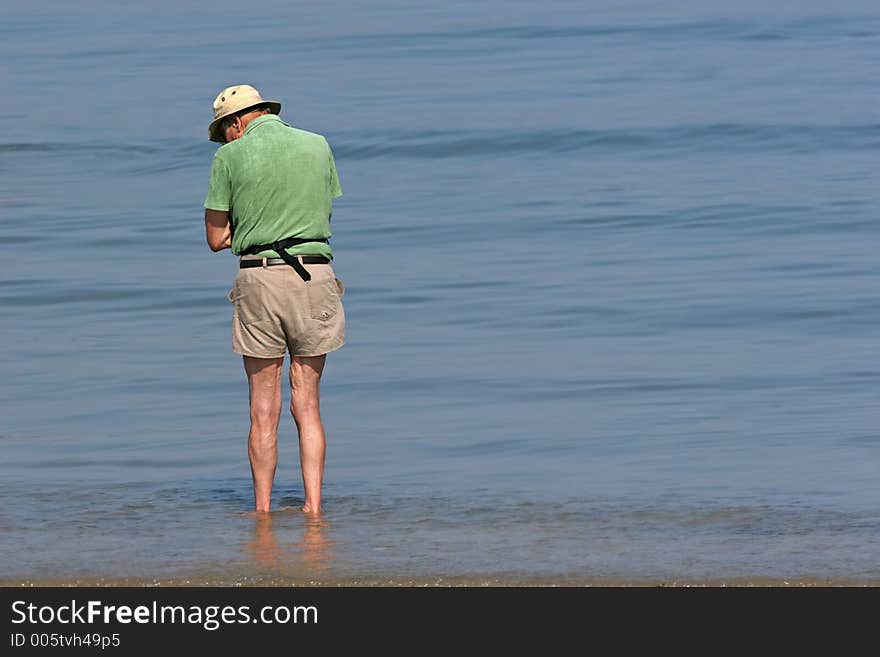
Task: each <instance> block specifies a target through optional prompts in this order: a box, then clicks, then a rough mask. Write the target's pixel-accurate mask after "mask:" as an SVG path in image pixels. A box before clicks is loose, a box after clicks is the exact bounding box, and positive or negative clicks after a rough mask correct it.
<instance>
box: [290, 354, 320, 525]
mask: <svg viewBox="0 0 880 657" xmlns="http://www.w3.org/2000/svg"><path fill="white" fill-rule="evenodd" d="M326 358H327V355H326V354H324V355H322V356H294V357H292V358H291V359H290V390H291V395H290V412H291V414H292V415H293V420H294V422H296V428H297V431H298V432H299V461H300V466H301V467H302V477H303V486H304V487H305V490H306V499H305V503H304V504H303V506H302V510H303V511H305V512H306V513H320V511H321V482H322V480H323V478H324V453H325V451H326V438H325V436H324V425H323V424H322V423H321V402H320V384H321V372H323V371H324V361H325V360H326Z"/></svg>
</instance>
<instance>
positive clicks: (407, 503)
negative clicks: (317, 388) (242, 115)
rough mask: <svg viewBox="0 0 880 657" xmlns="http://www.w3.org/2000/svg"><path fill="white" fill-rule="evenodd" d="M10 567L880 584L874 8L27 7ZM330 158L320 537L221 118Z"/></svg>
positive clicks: (17, 66) (6, 470) (30, 576)
mask: <svg viewBox="0 0 880 657" xmlns="http://www.w3.org/2000/svg"><path fill="white" fill-rule="evenodd" d="M0 62H3V63H2V65H0V82H2V85H3V89H4V92H5V93H4V102H3V103H0V125H2V126H3V128H2V130H0V249H2V253H3V264H4V268H3V274H2V276H0V308H2V318H0V345H2V348H0V493H2V506H0V582H3V583H7V584H10V583H22V582H35V583H45V582H66V583H70V582H72V583H77V582H106V583H119V582H146V583H153V582H159V583H164V582H168V583H173V582H178V583H181V582H183V583H200V582H202V583H219V584H241V583H245V584H248V583H279V584H333V583H349V584H352V583H353V584H401V583H402V584H407V583H441V584H443V583H465V584H481V583H490V584H491V583H551V584H595V583H606V582H612V583H675V582H695V583H700V582H708V583H711V582H731V583H737V582H741V583H754V582H758V583H760V582H775V583H781V582H794V583H797V582H801V583H814V582H832V583H857V584H878V583H880V430H878V427H880V407H878V390H880V351H878V348H877V344H878V343H877V335H878V333H877V327H878V325H880V294H878V292H880V286H878V283H880V266H878V260H877V244H878V238H880V227H878V221H877V217H878V211H880V197H878V193H877V188H878V185H877V183H878V178H877V171H878V170H880V112H878V110H880V103H878V100H880V93H878V86H877V80H876V71H877V70H878V64H880V8H878V6H877V5H876V3H872V2H856V1H844V2H837V3H833V4H829V3H826V2H797V3H773V4H772V5H770V6H768V5H767V3H760V2H755V1H754V0H749V1H748V2H741V3H721V2H704V3H684V2H652V1H649V0H641V1H638V2H632V3H613V2H563V1H561V0H551V1H550V2H542V3H532V2H516V1H514V2H500V1H498V0H491V1H488V2H481V3H460V2H443V3H440V2H432V3H407V2H370V3H344V2H328V3H299V2H293V3H291V2H280V1H269V2H263V3H260V4H259V5H254V6H253V7H252V8H250V9H249V10H247V11H243V10H242V9H241V6H240V5H239V4H236V3H231V2H226V1H225V0H223V1H220V2H211V3H172V2H164V1H159V2H152V3H145V4H141V3H120V2H110V1H109V0H103V1H95V2H89V3H69V2H40V1H35V2H27V3H25V2H10V3H8V4H7V5H5V6H4V12H3V19H2V21H0ZM238 83H249V84H253V85H254V86H256V87H257V88H258V89H260V90H261V91H262V92H263V93H264V95H265V96H267V97H271V98H273V99H277V100H280V101H281V102H282V103H283V109H282V118H284V119H285V120H287V121H288V122H290V123H291V124H293V125H295V126H297V127H300V128H303V129H306V130H311V131H315V132H319V133H322V134H324V135H325V136H326V137H327V138H328V140H329V142H330V144H331V146H332V148H333V151H334V155H335V158H336V163H337V167H338V169H339V174H340V179H341V183H342V187H343V190H344V196H343V197H341V198H340V199H337V202H336V204H335V208H334V213H333V229H334V237H333V240H332V244H333V247H334V251H335V255H336V259H335V262H334V267H335V269H336V272H337V275H338V276H339V277H340V278H341V279H342V280H343V281H344V282H345V284H346V288H347V291H346V294H345V299H344V302H345V308H346V315H347V319H348V343H347V345H346V346H345V347H344V348H343V349H341V350H340V351H338V352H335V353H333V354H331V355H330V356H329V357H328V364H327V368H326V370H325V375H324V382H323V386H322V409H323V413H324V420H325V425H326V428H327V431H328V453H327V467H326V471H325V499H324V503H325V513H324V515H323V516H322V518H320V519H307V518H304V517H302V516H301V515H300V514H298V513H297V512H296V511H295V510H294V509H295V508H296V506H297V505H298V504H300V503H301V502H302V486H301V480H300V476H299V463H298V457H297V445H296V437H295V431H294V428H293V423H292V421H291V420H290V418H289V417H286V416H285V417H284V418H283V420H282V432H281V436H280V463H279V468H278V473H277V475H276V487H275V498H274V504H275V508H276V511H275V512H274V513H273V514H272V515H271V517H269V518H255V517H254V516H252V515H250V514H249V513H248V512H249V510H250V509H251V507H252V491H251V483H250V472H249V469H248V465H247V455H246V435H247V428H248V424H247V415H248V414H247V394H246V392H247V389H246V382H245V379H244V373H243V369H242V366H241V362H240V359H239V358H238V357H237V356H235V355H234V354H232V353H231V350H230V319H231V316H230V313H231V309H230V306H229V303H228V301H227V299H226V293H227V291H228V290H229V288H230V286H231V281H232V278H233V276H234V274H235V267H236V260H235V258H234V257H233V256H231V255H230V254H229V252H228V251H226V252H223V253H220V254H213V253H211V252H210V251H209V250H208V248H207V246H206V244H205V241H204V227H203V221H202V213H203V211H202V203H203V201H204V196H205V192H206V186H207V179H208V170H209V166H210V161H211V157H212V154H213V152H214V149H215V148H216V145H215V144H212V143H210V142H209V141H208V140H207V126H208V123H209V122H210V120H211V101H212V100H213V98H214V96H215V95H216V93H217V92H218V91H219V90H220V89H221V88H223V87H225V86H227V85H230V84H238Z"/></svg>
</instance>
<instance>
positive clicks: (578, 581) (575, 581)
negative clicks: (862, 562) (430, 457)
mask: <svg viewBox="0 0 880 657" xmlns="http://www.w3.org/2000/svg"><path fill="white" fill-rule="evenodd" d="M125 587H133V588H163V587H165V588H180V587H185V588H203V587H207V588H248V587H253V588H262V587H276V588H299V587H301V588H386V587H388V588H411V587H418V588H731V587H733V588H780V587H783V588H875V587H880V579H865V580H858V579H822V578H808V579H798V578H790V579H789V578H768V577H755V578H748V577H737V578H729V579H725V578H711V579H697V578H695V579H673V580H663V579H649V578H638V579H622V578H608V579H601V578H595V579H582V578H566V577H562V578H555V579H552V578H537V577H535V578H532V577H523V578H513V577H505V578H500V577H477V576H456V577H400V578H388V577H375V578H371V577H357V578H343V577H335V578H303V579H295V578H290V577H279V576H271V575H267V576H250V577H242V578H240V579H234V580H230V579H220V578H212V577H170V578H152V577H130V578H102V577H94V578H52V579H30V578H24V579H21V580H15V579H0V588H125Z"/></svg>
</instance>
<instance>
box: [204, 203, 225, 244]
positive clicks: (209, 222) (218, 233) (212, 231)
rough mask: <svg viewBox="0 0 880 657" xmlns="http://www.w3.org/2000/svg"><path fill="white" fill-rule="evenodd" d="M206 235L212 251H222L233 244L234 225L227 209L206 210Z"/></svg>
mask: <svg viewBox="0 0 880 657" xmlns="http://www.w3.org/2000/svg"><path fill="white" fill-rule="evenodd" d="M205 236H206V237H207V238H208V246H210V247H211V250H212V251H222V250H223V249H228V248H229V247H231V246H232V226H231V225H230V224H229V212H228V211H226V210H208V209H206V210H205Z"/></svg>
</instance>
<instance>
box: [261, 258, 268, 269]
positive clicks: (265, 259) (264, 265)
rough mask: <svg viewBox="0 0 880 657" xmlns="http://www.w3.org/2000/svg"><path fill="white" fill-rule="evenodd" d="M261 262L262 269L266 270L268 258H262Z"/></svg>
mask: <svg viewBox="0 0 880 657" xmlns="http://www.w3.org/2000/svg"><path fill="white" fill-rule="evenodd" d="M261 260H262V262H263V269H266V268H267V267H268V266H269V258H266V257H263V258H261Z"/></svg>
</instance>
